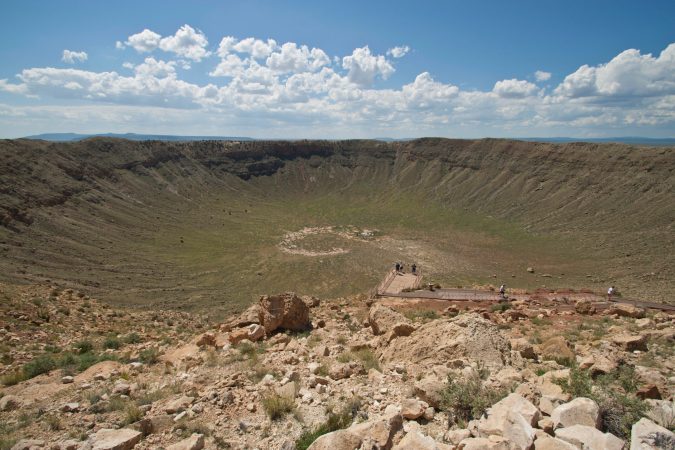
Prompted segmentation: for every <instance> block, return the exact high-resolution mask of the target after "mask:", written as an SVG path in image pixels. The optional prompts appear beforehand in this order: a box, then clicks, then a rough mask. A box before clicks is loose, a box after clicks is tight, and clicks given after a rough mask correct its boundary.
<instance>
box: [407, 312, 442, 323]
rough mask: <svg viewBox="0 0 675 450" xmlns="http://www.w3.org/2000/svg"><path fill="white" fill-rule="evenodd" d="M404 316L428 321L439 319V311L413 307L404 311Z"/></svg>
mask: <svg viewBox="0 0 675 450" xmlns="http://www.w3.org/2000/svg"><path fill="white" fill-rule="evenodd" d="M403 315H404V316H406V317H407V318H408V319H410V320H417V319H421V320H422V321H425V322H426V321H428V320H435V319H438V313H437V312H436V311H433V310H431V311H429V310H423V309H412V310H408V311H405V312H404V313H403Z"/></svg>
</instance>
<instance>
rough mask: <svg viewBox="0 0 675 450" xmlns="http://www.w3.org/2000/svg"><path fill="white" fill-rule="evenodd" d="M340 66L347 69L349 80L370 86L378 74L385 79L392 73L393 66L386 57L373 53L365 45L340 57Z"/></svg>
mask: <svg viewBox="0 0 675 450" xmlns="http://www.w3.org/2000/svg"><path fill="white" fill-rule="evenodd" d="M342 67H343V68H345V69H347V70H348V71H349V73H348V74H347V77H348V78H349V81H351V82H352V83H355V84H358V85H361V86H371V85H372V84H373V82H374V81H375V77H377V76H378V75H379V76H380V77H382V78H383V79H385V80H386V79H387V78H389V76H390V75H391V74H392V73H394V67H393V66H392V65H391V63H390V62H389V61H388V60H387V58H385V57H384V56H382V55H377V56H376V55H373V54H372V53H370V48H368V46H367V45H366V46H365V47H361V48H357V49H354V51H353V52H352V54H351V55H350V56H345V57H344V58H342Z"/></svg>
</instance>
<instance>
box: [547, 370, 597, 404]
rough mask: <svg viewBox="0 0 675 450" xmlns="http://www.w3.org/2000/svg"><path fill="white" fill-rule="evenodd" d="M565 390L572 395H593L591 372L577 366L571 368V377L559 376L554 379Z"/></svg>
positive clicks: (588, 396)
mask: <svg viewBox="0 0 675 450" xmlns="http://www.w3.org/2000/svg"><path fill="white" fill-rule="evenodd" d="M553 382H554V383H556V384H557V385H559V386H560V387H561V388H562V390H563V391H564V392H567V393H568V394H570V395H571V396H572V397H587V398H591V397H592V395H593V379H592V378H591V375H590V373H589V372H587V371H585V370H581V369H579V367H577V366H573V367H571V368H570V376H569V379H564V378H558V379H554V380H553Z"/></svg>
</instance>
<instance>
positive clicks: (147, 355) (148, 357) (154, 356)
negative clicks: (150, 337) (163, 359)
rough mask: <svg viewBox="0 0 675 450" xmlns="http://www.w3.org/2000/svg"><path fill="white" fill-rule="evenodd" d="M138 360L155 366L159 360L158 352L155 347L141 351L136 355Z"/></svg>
mask: <svg viewBox="0 0 675 450" xmlns="http://www.w3.org/2000/svg"><path fill="white" fill-rule="evenodd" d="M138 359H140V360H141V362H143V363H145V364H148V365H152V364H155V363H157V361H158V359H159V350H157V349H156V348H155V347H151V348H146V349H145V350H141V352H140V353H139V354H138Z"/></svg>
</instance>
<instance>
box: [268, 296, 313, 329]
mask: <svg viewBox="0 0 675 450" xmlns="http://www.w3.org/2000/svg"><path fill="white" fill-rule="evenodd" d="M258 304H259V306H260V310H259V312H258V319H259V321H260V325H262V326H263V327H265V333H266V334H267V335H268V336H270V335H271V334H272V332H273V331H274V330H276V329H278V328H281V329H284V330H294V331H303V330H308V329H310V328H311V326H312V324H311V322H310V319H309V307H308V306H307V304H306V303H305V302H303V301H302V299H301V298H300V297H298V296H297V295H295V293H294V292H286V293H285V294H280V295H263V296H262V297H260V301H259V303H258Z"/></svg>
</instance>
